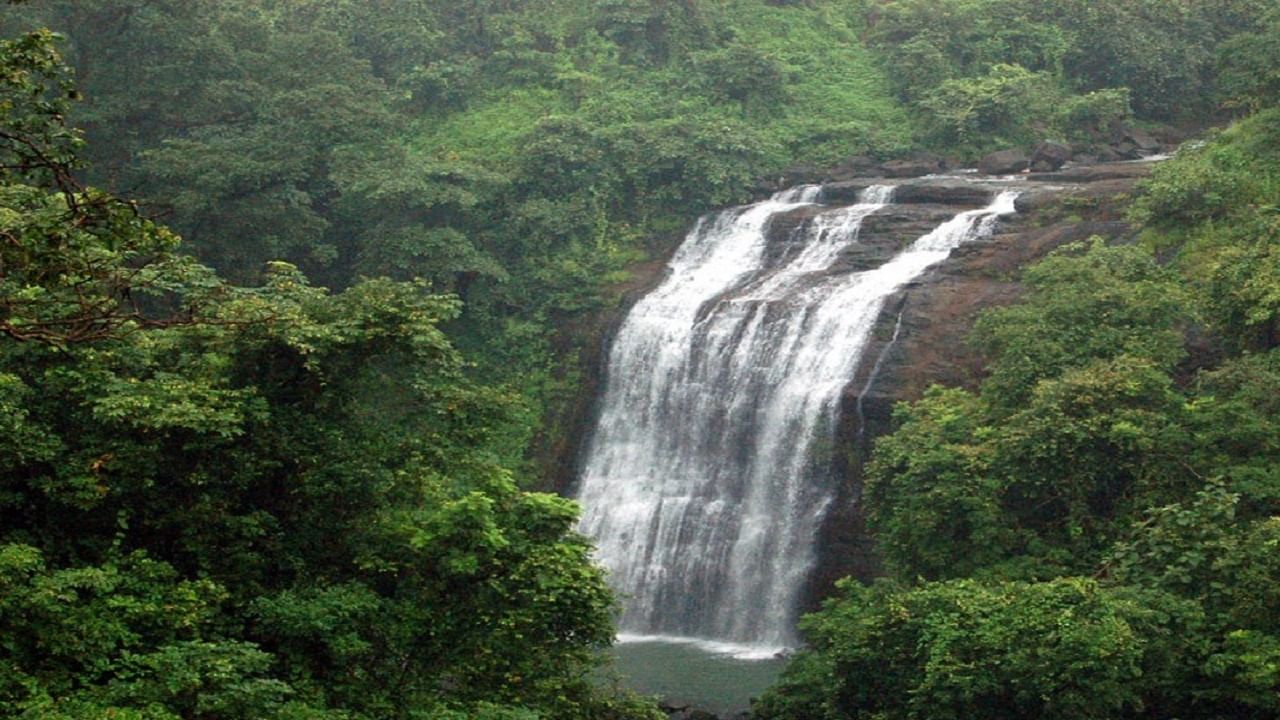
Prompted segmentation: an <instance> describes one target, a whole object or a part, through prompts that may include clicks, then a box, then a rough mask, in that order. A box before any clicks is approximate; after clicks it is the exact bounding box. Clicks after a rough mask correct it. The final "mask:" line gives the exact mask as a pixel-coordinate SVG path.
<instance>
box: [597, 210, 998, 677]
mask: <svg viewBox="0 0 1280 720" xmlns="http://www.w3.org/2000/svg"><path fill="white" fill-rule="evenodd" d="M891 195H892V188H889V187H883V186H878V187H872V188H869V189H867V190H866V191H864V192H863V193H862V196H861V197H860V199H859V203H858V204H856V205H853V206H850V207H847V208H841V209H831V210H824V211H822V212H819V213H817V214H816V215H815V216H814V217H812V218H811V219H810V220H808V221H806V222H804V223H803V224H801V225H800V227H799V228H798V229H797V230H795V231H794V232H793V235H792V237H791V238H789V239H788V242H787V243H786V244H787V247H786V248H784V249H783V250H782V251H781V252H778V251H773V250H771V249H770V248H768V247H767V245H768V243H767V242H766V232H767V224H768V222H769V221H770V219H771V218H773V217H775V216H776V215H778V214H779V213H783V212H787V211H792V210H796V209H798V208H801V207H804V206H806V205H812V204H813V203H814V201H816V199H817V197H818V188H817V187H814V186H808V187H803V188H797V189H795V190H791V191H787V192H785V193H779V194H778V195H775V196H774V197H773V198H771V199H770V200H767V201H764V202H761V203H758V204H755V205H750V206H747V207H743V208H736V209H732V210H728V211H725V212H723V213H720V214H717V215H713V216H708V217H704V218H703V219H701V220H700V221H699V222H698V224H697V225H696V226H695V227H694V229H693V230H692V231H691V232H690V233H689V235H688V237H687V238H686V239H685V242H684V244H683V245H682V246H681V247H680V249H679V250H678V251H677V252H676V255H675V257H674V258H673V259H672V261H671V264H670V273H669V275H668V277H667V279H666V280H665V281H664V282H663V283H662V284H661V285H660V286H659V287H658V288H657V289H655V290H654V291H653V292H651V293H649V294H648V295H647V296H646V297H644V298H643V299H642V300H641V301H640V302H638V303H637V304H636V306H635V307H634V308H633V309H632V310H631V312H630V313H629V314H628V316H627V318H626V320H625V321H624V323H623V324H622V326H621V328H620V329H619V331H618V334H617V337H616V338H615V339H614V342H613V345H612V347H611V350H610V354H609V359H608V368H607V373H608V375H607V384H606V388H605V394H604V398H603V400H602V406H601V413H600V418H599V421H598V424H597V427H596V430H595V432H594V434H593V436H592V438H591V440H590V442H589V444H588V446H587V449H586V455H585V458H584V462H583V471H582V476H581V478H580V490H579V500H580V502H581V503H582V505H583V517H582V520H581V523H580V530H581V531H582V532H583V533H585V534H586V535H588V536H590V537H592V538H593V539H594V540H595V542H596V545H597V548H598V550H597V552H598V558H599V560H600V561H601V562H602V563H603V564H604V565H605V566H606V567H607V568H608V570H609V571H610V578H611V583H612V584H613V586H614V587H615V589H617V590H618V591H619V592H620V594H621V595H622V598H623V604H624V609H623V613H622V617H621V618H620V621H619V627H620V630H621V632H622V633H623V634H624V635H639V636H663V637H673V638H684V639H700V640H707V641H715V642H720V643H728V644H731V645H734V646H737V647H738V648H739V649H751V648H754V649H756V650H758V651H760V652H763V653H770V652H773V651H775V650H776V649H781V648H784V647H788V646H791V645H793V644H794V642H795V637H794V635H793V632H794V630H793V623H794V617H793V615H794V612H795V604H796V599H797V595H798V592H799V591H800V590H801V588H802V587H803V586H804V583H805V580H806V578H807V575H808V573H809V571H810V570H811V569H812V565H813V561H814V548H813V542H814V538H815V536H816V534H817V531H818V528H819V524H820V522H821V520H822V516H823V513H824V510H825V508H826V506H827V504H828V503H829V502H830V499H831V495H832V493H831V488H830V484H831V483H830V478H828V477H826V473H825V472H824V471H825V469H826V467H827V466H828V465H829V463H828V462H826V461H825V458H826V457H827V456H829V453H830V443H831V441H832V438H833V436H834V432H835V424H836V422H837V420H838V418H837V407H838V404H839V398H840V394H841V392H842V390H843V388H844V387H845V386H846V385H847V384H848V383H849V382H850V380H851V379H852V378H853V376H854V373H855V371H856V369H857V366H858V363H859V361H860V359H861V356H862V352H863V349H864V348H865V347H866V345H867V341H868V339H869V336H870V332H871V329H872V327H873V325H874V323H875V321H876V318H877V316H878V315H879V313H880V309H881V307H882V305H883V304H884V301H885V299H886V298H887V297H888V296H889V295H891V294H892V293H893V292H894V291H895V290H897V289H898V288H900V287H902V286H903V285H904V284H905V283H907V282H910V281H911V280H912V279H914V278H915V277H917V276H919V275H920V274H921V273H922V272H924V271H925V270H926V269H927V268H928V267H929V266H931V265H933V264H934V263H937V262H938V261H940V260H942V259H943V258H945V257H946V256H947V255H948V254H949V253H950V251H951V249H953V248H955V247H956V246H958V245H959V244H961V243H963V242H965V241H967V240H969V239H972V238H974V237H977V236H980V235H983V234H986V233H989V232H990V231H991V229H992V227H993V226H994V222H995V219H996V217H997V216H998V215H1001V214H1007V213H1011V212H1013V199H1014V194H1013V193H1003V194H1001V195H1000V196H999V197H998V198H997V199H996V200H995V201H994V202H993V203H992V204H991V205H990V206H989V207H987V208H984V209H982V210H972V211H968V212H964V213H960V214H959V215H957V216H956V217H954V218H952V219H951V220H949V221H948V222H946V223H944V224H942V225H941V226H939V227H937V228H936V229H935V230H933V231H932V232H930V233H929V234H928V235H926V236H924V237H922V238H920V239H918V240H917V241H915V242H914V243H913V244H912V245H911V246H909V247H908V248H907V249H905V250H903V251H902V252H900V253H899V254H898V255H897V256H896V257H894V258H893V259H892V260H890V261H888V262H886V263H885V264H883V265H881V266H880V267H878V268H875V269H872V270H867V271H864V272H845V273H843V274H841V273H840V272H838V271H837V270H838V268H837V267H836V266H835V264H836V263H837V262H838V260H839V258H840V255H841V251H842V250H844V249H845V248H848V247H849V246H850V245H851V244H853V243H856V242H857V241H858V232H859V229H860V227H861V224H862V221H863V220H864V219H865V218H866V217H868V216H869V215H871V214H872V213H874V212H876V211H877V210H879V209H880V208H882V207H884V205H885V204H887V203H888V202H890V200H891Z"/></svg>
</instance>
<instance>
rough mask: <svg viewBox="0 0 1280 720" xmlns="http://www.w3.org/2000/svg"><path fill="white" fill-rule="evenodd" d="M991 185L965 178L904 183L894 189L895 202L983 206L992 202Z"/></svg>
mask: <svg viewBox="0 0 1280 720" xmlns="http://www.w3.org/2000/svg"><path fill="white" fill-rule="evenodd" d="M992 196H993V192H992V190H991V188H990V187H988V186H985V185H980V184H978V183H972V182H966V181H964V180H949V179H938V180H929V181H919V182H910V183H903V184H902V185H899V186H898V187H897V189H895V190H894V191H893V201H894V202H895V203H902V204H911V203H930V204H935V205H967V206H971V207H982V206H984V205H986V204H987V203H989V202H991V198H992Z"/></svg>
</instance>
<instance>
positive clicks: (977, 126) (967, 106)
mask: <svg viewBox="0 0 1280 720" xmlns="http://www.w3.org/2000/svg"><path fill="white" fill-rule="evenodd" d="M1060 102H1061V98H1060V93H1059V92H1058V91H1057V89H1056V88H1055V81H1054V79H1053V78H1052V77H1051V76H1049V75H1048V74H1047V73H1035V72H1031V71H1029V70H1027V69H1026V68H1023V67H1022V66H1020V65H1003V64H998V65H994V66H992V67H991V69H990V70H989V71H987V73H986V74H985V75H982V76H979V77H972V78H956V79H952V80H945V81H943V82H942V83H940V84H939V85H938V86H937V87H935V88H933V89H932V90H929V91H928V92H927V93H926V94H925V95H924V97H922V98H921V99H920V101H919V105H920V108H921V109H922V110H923V111H925V113H927V115H928V117H929V118H930V121H931V122H932V123H933V125H934V129H933V136H934V138H935V139H936V141H937V142H938V143H939V144H940V145H943V146H951V147H967V146H980V144H981V143H993V144H997V145H1027V144H1030V143H1032V142H1034V141H1035V139H1036V138H1035V130H1034V129H1033V128H1032V127H1031V125H1032V123H1033V122H1035V121H1037V120H1039V119H1041V118H1044V117H1047V116H1049V115H1050V114H1051V113H1052V110H1053V108H1054V107H1055V106H1057V105H1058V104H1059V103H1060Z"/></svg>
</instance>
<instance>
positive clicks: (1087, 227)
mask: <svg viewBox="0 0 1280 720" xmlns="http://www.w3.org/2000/svg"><path fill="white" fill-rule="evenodd" d="M917 164H918V165H919V167H918V168H915V169H914V170H912V169H910V168H901V167H898V165H894V166H893V167H884V166H881V167H871V168H867V167H865V166H861V165H859V166H856V167H853V166H851V167H845V168H839V169H837V171H835V172H828V173H818V172H817V171H813V172H812V173H811V174H810V175H809V176H808V177H799V176H797V177H799V179H802V180H814V179H818V180H824V181H823V182H821V184H822V193H821V196H820V202H821V203H822V204H821V205H814V206H806V207H801V208H798V209H796V210H794V211H791V212H789V213H785V214H782V215H779V216H777V217H775V218H774V219H773V221H772V223H771V224H770V226H769V228H768V235H769V241H770V245H771V246H774V247H776V248H777V250H776V251H778V252H785V246H786V244H787V242H788V241H789V238H791V237H793V236H795V234H796V233H795V232H794V231H795V230H796V228H798V227H800V226H801V225H803V224H804V223H806V222H809V221H811V220H812V219H813V218H814V217H815V216H816V215H819V214H821V213H822V212H823V211H824V209H829V208H830V207H831V206H839V205H844V204H852V203H853V202H855V201H856V199H857V197H858V195H859V193H861V191H862V190H864V189H865V188H867V187H868V186H871V185H877V184H893V185H896V186H897V190H896V192H895V194H894V204H893V205H890V206H888V207H886V208H884V209H883V210H881V211H878V212H877V213H876V214H874V215H872V216H871V217H868V218H867V219H866V220H865V221H864V223H863V226H862V229H861V234H860V236H859V242H858V243H856V245H854V246H852V247H850V248H849V249H848V250H847V251H846V252H845V253H844V254H843V255H842V256H841V258H840V260H839V263H838V267H835V268H833V271H836V272H844V271H857V270H861V269H865V268H869V267H875V266H877V265H879V264H881V263H883V262H884V261H886V260H887V259H889V258H890V257H892V256H893V255H894V254H896V253H897V252H899V251H900V250H901V249H902V248H904V247H906V246H907V245H908V244H910V243H911V242H912V241H913V240H915V239H916V238H919V237H920V236H922V235H923V234H925V233H927V232H928V231H929V230H930V229H932V228H934V227H936V226H937V225H938V224H939V223H941V222H943V221H944V220H946V219H947V218H949V217H951V216H953V215H955V214H956V213H957V212H960V211H962V210H965V209H971V208H978V207H982V206H984V205H986V204H987V203H988V202H990V200H991V198H992V197H993V195H994V193H996V192H998V191H999V190H1001V189H1009V188H1016V189H1018V190H1019V191H1020V192H1021V193H1022V195H1021V196H1020V198H1019V201H1018V211H1019V212H1018V214H1017V215H1014V216H1011V217H1008V218H1006V219H1005V220H1004V221H1003V222H1002V223H1001V225H1000V228H999V231H998V232H997V234H996V235H994V236H992V237H990V238H988V239H986V240H981V241H978V242H975V243H972V244H969V245H965V246H962V247H961V248H959V249H958V250H956V251H954V252H953V253H952V255H951V257H950V258H949V259H948V260H946V261H944V262H943V263H941V264H939V265H937V266H935V267H934V268H932V269H931V270H930V271H929V272H928V273H927V274H926V275H925V276H923V277H922V278H920V279H918V280H917V281H915V282H913V283H911V284H910V285H909V286H907V287H906V288H904V289H903V290H901V291H900V292H898V293H897V294H896V295H895V296H894V297H893V298H891V299H890V301H889V302H888V303H886V305H885V307H884V310H883V311H882V313H881V316H880V317H879V319H878V322H877V327H876V330H875V338H874V340H873V342H872V345H871V347H870V348H869V349H868V350H867V351H866V352H865V354H864V357H863V360H862V363H861V366H860V367H859V370H858V371H857V373H856V376H855V377H853V378H851V379H850V383H849V385H848V387H847V388H846V391H845V393H844V396H843V399H842V422H841V424H840V431H839V436H838V437H837V438H836V442H835V444H834V447H835V448H837V451H836V452H833V453H832V462H833V464H834V473H833V477H834V482H835V483H836V484H837V485H838V493H837V494H838V499H837V502H836V503H835V504H834V506H833V509H832V510H831V511H830V513H829V515H828V517H827V520H826V522H825V525H824V527H823V530H822V534H821V537H820V538H819V543H818V545H819V557H820V560H819V563H818V567H817V568H816V570H815V572H814V574H813V576H812V580H811V583H810V587H809V588H807V592H806V596H807V598H808V601H807V605H808V606H809V607H812V606H814V605H816V603H817V600H818V599H819V598H821V597H823V596H825V595H826V594H828V592H829V590H830V588H831V585H832V583H833V582H834V581H835V580H836V579H838V578H840V577H843V576H846V575H853V576H855V577H858V578H861V579H869V578H871V577H874V576H875V575H876V574H877V572H878V565H877V561H876V556H875V550H874V545H873V542H872V540H871V538H870V537H869V536H868V534H867V532H866V530H865V526H864V523H863V519H862V517H861V514H860V512H859V508H858V497H859V493H860V489H861V469H862V464H863V463H864V462H865V460H866V457H867V455H868V453H869V448H870V447H871V444H872V442H873V440H874V438H875V437H876V436H878V435H880V434H883V433H884V432H886V431H887V430H888V429H890V424H891V414H892V409H893V406H894V404H895V403H897V402H900V401H909V400H914V399H916V398H918V397H920V395H921V394H922V393H923V391H924V389H925V388H927V387H928V386H929V385H931V384H944V385H956V386H970V387H971V386H974V385H976V384H977V383H978V382H980V381H981V378H982V358H981V357H979V356H978V354H977V352H976V351H975V350H974V349H972V348H971V347H970V346H969V344H968V343H967V337H968V335H969V334H970V331H971V329H972V327H973V322H974V320H975V319H976V318H977V316H978V315H979V314H980V313H981V312H982V311H983V310H984V309H987V308H990V307H995V306H998V305H1003V304H1007V303H1010V302H1012V301H1014V300H1015V299H1016V298H1017V297H1018V295H1019V293H1020V292H1021V288H1020V286H1019V283H1018V277H1019V275H1020V270H1021V269H1022V268H1023V267H1025V266H1027V265H1028V264H1031V263H1033V262H1035V261H1036V260H1038V259H1040V258H1042V257H1044V256H1045V255H1047V254H1048V253H1050V252H1051V251H1053V250H1054V249H1055V248H1057V247H1060V246H1062V245H1063V244H1066V243H1069V242H1072V241H1075V240H1083V239H1086V238H1089V237H1091V236H1094V235H1100V236H1103V237H1106V238H1108V239H1111V240H1121V241H1122V240H1125V239H1127V238H1130V237H1132V236H1133V234H1134V232H1135V231H1134V229H1133V228H1131V227H1130V226H1129V225H1128V224H1127V223H1125V222H1124V219H1123V209H1124V207H1125V205H1126V202H1127V198H1128V197H1129V195H1130V193H1132V192H1133V190H1134V186H1135V184H1136V183H1137V181H1138V180H1139V179H1141V178H1143V177H1145V176H1146V175H1147V174H1148V173H1149V171H1150V167H1151V164H1150V163H1148V162H1120V163H1106V164H1091V165H1079V166H1075V167H1072V166H1070V165H1068V166H1067V167H1065V168H1060V169H1057V170H1056V171H1045V172H1024V173H1017V174H1014V175H1012V176H1001V177H998V178H997V177H990V176H984V175H981V174H978V173H974V172H972V171H969V172H958V173H953V174H947V173H937V172H936V170H937V167H938V165H937V164H936V163H935V162H934V161H933V160H930V159H925V160H922V161H920V162H919V163H917ZM851 168H852V169H851ZM908 170H911V171H912V172H915V173H916V174H919V173H921V172H934V173H935V174H928V175H923V176H918V177H909V178H903V177H901V175H903V174H910V172H908ZM859 171H862V172H865V173H867V174H865V176H858V174H857V172H859ZM871 173H874V174H871ZM797 177H790V176H788V177H787V178H782V179H780V181H781V182H790V181H793V180H795V179H797ZM664 272H665V269H664V264H663V263H650V264H648V265H646V266H642V267H638V268H636V269H635V272H634V275H633V280H632V281H631V283H629V285H628V286H627V287H626V288H623V289H622V290H623V291H624V292H623V301H622V302H621V303H620V305H619V307H618V309H617V311H616V312H615V313H609V314H606V315H602V316H601V317H599V318H596V324H595V327H593V328H587V329H586V330H588V331H589V335H588V336H589V337H591V338H593V340H592V341H591V342H589V343H588V345H587V347H588V351H587V354H586V356H585V357H584V367H585V378H586V382H585V383H584V386H585V390H586V391H587V392H585V393H584V397H583V398H582V401H581V402H580V403H579V404H578V405H577V407H576V408H574V410H573V415H574V417H573V418H570V419H568V420H567V424H568V425H570V426H572V427H575V428H577V430H578V432H576V433H573V438H575V439H576V440H581V439H582V438H583V437H585V436H586V435H587V433H589V432H590V428H591V425H592V405H591V402H590V398H591V397H592V396H593V395H595V394H598V392H599V390H600V388H601V380H602V378H600V374H601V370H600V368H601V367H602V366H603V358H604V356H605V350H606V348H607V345H608V340H609V336H610V334H611V332H612V328H614V327H616V325H617V323H618V322H619V321H620V319H621V317H622V316H623V315H624V314H625V311H626V309H627V308H628V307H629V306H630V305H631V304H632V303H634V301H635V300H636V299H637V298H638V297H640V296H642V295H643V294H644V293H645V292H646V291H647V290H649V289H650V288H652V287H653V286H654V285H655V284H656V283H657V282H658V281H660V280H661V278H662V277H663V274H664ZM579 448H580V443H578V442H564V443H562V444H561V445H560V446H559V447H558V448H557V452H556V457H557V458H558V462H557V463H556V464H555V466H554V467H555V471H554V483H553V484H554V487H555V488H556V489H557V490H559V491H561V492H564V493H566V494H572V492H573V490H574V488H573V483H574V477H575V475H576V462H575V459H576V455H577V452H578V450H579Z"/></svg>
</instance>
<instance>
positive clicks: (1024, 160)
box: [978, 150, 1031, 175]
mask: <svg viewBox="0 0 1280 720" xmlns="http://www.w3.org/2000/svg"><path fill="white" fill-rule="evenodd" d="M1030 165H1031V158H1029V157H1027V154H1026V153H1024V152H1022V151H1021V150H999V151H996V152H993V153H991V154H990V155H986V156H985V157H983V158H982V159H981V160H979V161H978V172H980V173H983V174H984V175H1012V174H1014V173H1020V172H1022V171H1024V170H1026V169H1027V168H1028V167H1029V166H1030Z"/></svg>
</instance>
